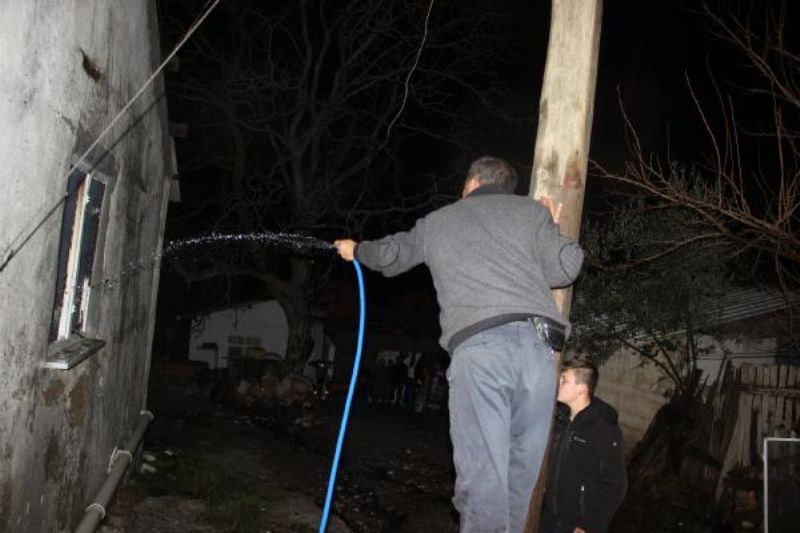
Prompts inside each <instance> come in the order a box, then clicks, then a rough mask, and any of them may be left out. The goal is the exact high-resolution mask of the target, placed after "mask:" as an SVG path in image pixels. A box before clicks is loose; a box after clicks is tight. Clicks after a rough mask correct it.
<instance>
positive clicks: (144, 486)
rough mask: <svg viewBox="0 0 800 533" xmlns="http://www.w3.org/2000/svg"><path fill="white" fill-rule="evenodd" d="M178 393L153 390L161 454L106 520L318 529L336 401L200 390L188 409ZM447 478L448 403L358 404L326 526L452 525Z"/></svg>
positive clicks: (441, 532) (415, 528) (151, 440)
mask: <svg viewBox="0 0 800 533" xmlns="http://www.w3.org/2000/svg"><path fill="white" fill-rule="evenodd" d="M175 394H181V393H180V392H178V391H174V392H173V393H172V394H170V393H167V394H164V391H151V399H152V401H151V404H156V405H153V407H154V412H155V413H156V420H155V421H154V422H153V424H152V426H151V428H150V430H149V432H148V435H147V438H146V442H145V450H147V451H148V452H149V454H150V455H148V456H147V458H148V459H154V460H153V461H151V462H146V466H144V467H143V470H142V471H140V472H138V473H137V474H136V475H135V476H134V477H133V479H132V480H131V482H129V484H128V485H127V487H126V489H125V490H124V491H123V492H122V494H121V495H120V496H119V498H118V500H119V502H120V503H119V504H118V505H117V506H115V507H116V510H115V511H114V512H112V516H111V517H110V519H109V525H108V526H107V527H106V530H107V531H115V530H122V529H124V530H125V531H126V532H128V533H135V532H136V533H138V532H167V533H171V532H177V531H181V532H186V531H197V532H206V531H231V532H234V531H237V532H250V531H252V532H256V531H258V532H262V533H263V532H264V531H270V532H273V533H278V532H303V531H317V529H318V524H319V520H320V517H321V512H322V511H321V507H322V505H323V502H324V498H325V489H326V487H327V480H328V475H329V471H330V463H331V457H332V454H333V449H334V446H335V440H336V434H337V432H338V424H339V417H340V415H341V402H336V401H335V400H334V401H329V402H328V403H326V405H324V406H323V407H322V408H321V409H320V410H319V411H318V412H317V413H316V416H315V417H313V418H312V421H313V423H311V424H301V423H295V421H292V420H278V419H277V418H276V417H275V416H265V415H264V414H263V413H261V414H255V413H250V414H244V413H242V412H241V411H238V410H234V409H231V408H224V407H221V406H218V405H214V404H211V403H210V402H206V401H205V400H203V399H202V398H194V400H193V402H189V403H186V404H185V405H191V406H192V407H191V408H188V409H181V408H179V406H178V404H181V403H182V402H175V401H173V402H172V403H170V402H169V399H170V398H173V399H174V395H175ZM183 394H185V393H183ZM162 402H166V403H162ZM158 404H160V406H161V407H162V409H161V412H159V409H158ZM278 416H280V414H279V415H278ZM152 470H155V471H152ZM452 482H453V472H452V466H451V458H450V447H449V439H448V435H447V418H446V414H444V413H425V414H422V415H414V414H412V413H409V412H407V411H403V410H400V409H398V408H395V407H391V406H384V405H360V404H356V405H355V406H354V409H353V413H352V415H351V421H350V424H349V427H348V432H347V440H346V446H345V450H344V453H343V456H342V463H341V465H340V468H339V475H338V477H337V489H336V493H335V499H334V506H333V507H334V509H333V511H332V515H334V516H332V518H331V521H330V527H329V531H332V532H336V531H341V532H346V531H353V532H355V533H362V532H364V533H365V532H369V533H380V532H398V533H404V532H409V533H410V532H415V533H416V532H427V531H431V532H436V533H450V532H456V531H457V529H458V528H457V523H456V517H455V515H454V513H453V510H452V505H451V503H450V495H451V491H452Z"/></svg>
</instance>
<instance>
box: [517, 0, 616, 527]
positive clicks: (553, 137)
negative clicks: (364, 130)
mask: <svg viewBox="0 0 800 533" xmlns="http://www.w3.org/2000/svg"><path fill="white" fill-rule="evenodd" d="M551 10H552V11H551V15H550V42H549V44H548V47H547V61H546V63H545V68H544V83H543V84H542V96H541V98H540V100H539V130H538V132H537V133H536V149H535V151H534V156H533V169H532V173H531V187H530V192H529V194H530V195H531V196H532V197H533V198H535V199H537V200H539V201H541V202H542V203H544V204H545V205H546V206H547V207H549V208H550V212H551V213H552V214H553V219H554V220H555V221H556V222H557V223H558V224H559V226H560V227H561V232H562V233H563V234H564V235H566V236H568V237H572V238H575V239H577V238H578V235H579V234H580V227H581V213H582V211H583V193H584V191H585V189H586V168H587V165H588V162H589V139H590V137H591V134H592V114H593V111H594V93H595V83H596V80H597V55H598V51H599V49H600V23H601V18H602V10H603V2H602V0H552V8H551ZM554 296H555V299H556V304H557V305H558V307H559V310H560V311H561V312H562V313H563V314H564V316H568V315H569V309H570V303H571V301H572V291H571V290H570V289H561V290H556V291H554ZM559 360H560V358H559ZM546 473H547V457H546V456H545V462H544V464H543V465H542V469H541V471H540V475H539V481H538V483H537V484H536V489H535V490H534V493H533V497H532V499H531V506H530V510H529V512H528V523H527V525H526V528H525V531H526V533H538V531H539V515H540V510H541V503H542V495H543V489H544V479H545V477H546Z"/></svg>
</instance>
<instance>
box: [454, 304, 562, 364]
mask: <svg viewBox="0 0 800 533" xmlns="http://www.w3.org/2000/svg"><path fill="white" fill-rule="evenodd" d="M522 320H524V321H526V322H530V323H531V324H533V326H534V327H535V328H536V333H537V334H538V335H539V338H540V339H541V340H542V342H543V343H545V344H547V345H548V346H550V347H551V348H552V349H553V350H555V351H556V352H560V351H561V350H563V349H564V338H565V337H566V328H565V327H564V326H563V325H562V324H561V323H560V322H556V321H555V320H553V319H552V318H547V317H545V316H539V315H529V314H527V313H509V314H506V315H500V316H495V317H491V318H487V319H485V320H481V321H480V322H478V323H477V324H472V325H471V326H467V327H466V328H463V329H461V330H459V331H457V332H456V333H455V334H453V336H452V337H450V342H449V343H448V346H447V349H448V351H449V352H450V353H451V354H452V353H453V351H454V350H455V349H456V346H458V345H459V344H461V343H462V342H464V341H465V340H467V339H468V338H470V337H472V336H473V335H476V334H478V333H480V332H481V331H486V330H487V329H491V328H496V327H497V326H502V325H503V324H508V323H510V322H519V321H522Z"/></svg>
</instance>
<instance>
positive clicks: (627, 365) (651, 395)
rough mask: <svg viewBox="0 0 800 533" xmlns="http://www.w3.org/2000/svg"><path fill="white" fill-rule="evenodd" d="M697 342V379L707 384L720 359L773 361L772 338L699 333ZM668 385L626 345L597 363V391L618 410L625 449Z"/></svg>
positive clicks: (664, 377) (715, 374)
mask: <svg viewBox="0 0 800 533" xmlns="http://www.w3.org/2000/svg"><path fill="white" fill-rule="evenodd" d="M697 344H698V347H699V349H700V350H701V352H700V355H699V356H698V361H697V367H698V369H700V370H701V371H702V372H703V375H702V377H701V381H703V380H706V383H708V384H709V385H710V384H712V383H713V382H714V381H715V380H716V379H717V377H718V375H719V370H720V365H721V363H722V362H723V361H731V362H733V364H734V365H735V366H739V365H741V364H744V363H750V364H771V363H774V362H775V359H774V357H772V356H770V355H769V354H774V353H775V346H776V342H775V339H774V338H766V339H765V338H751V337H747V336H745V335H735V336H733V335H728V336H725V337H712V336H708V335H700V336H698V339H697ZM672 389H673V383H672V381H671V380H670V379H669V377H668V376H667V375H666V374H665V373H664V372H663V371H662V370H661V369H660V368H658V367H657V366H656V365H654V364H653V363H650V362H648V361H645V360H644V359H643V358H642V357H641V356H639V355H638V354H636V353H634V352H633V351H632V350H629V349H625V350H620V351H619V352H617V353H616V354H614V355H613V356H611V357H610V358H609V359H608V360H607V361H606V362H605V363H603V365H602V366H601V367H600V382H599V384H598V386H597V395H598V396H599V397H601V398H602V399H603V400H605V401H606V402H608V403H610V404H611V405H613V406H614V407H615V408H616V409H617V411H618V412H619V425H620V428H621V429H622V433H623V438H624V442H625V449H626V451H631V450H632V449H633V446H634V445H635V444H636V443H637V442H638V441H639V440H640V439H641V438H642V436H643V435H644V433H645V431H647V428H648V427H649V426H650V422H651V421H652V420H653V417H654V416H655V414H656V412H657V411H658V409H659V408H660V407H661V406H662V405H664V404H665V403H666V402H667V400H668V399H669V396H670V393H671V392H672Z"/></svg>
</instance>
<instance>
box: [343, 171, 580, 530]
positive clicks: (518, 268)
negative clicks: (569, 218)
mask: <svg viewBox="0 0 800 533" xmlns="http://www.w3.org/2000/svg"><path fill="white" fill-rule="evenodd" d="M516 181H517V175H516V172H515V171H514V169H513V168H512V167H511V166H510V165H509V164H508V163H507V162H505V161H503V160H502V159H497V158H494V157H489V156H484V157H481V158H480V159H477V160H476V161H474V162H473V163H472V165H471V166H470V168H469V171H468V172H467V177H466V180H465V182H464V190H463V195H462V199H461V200H459V201H457V202H455V203H453V204H450V205H448V206H445V207H443V208H441V209H438V210H436V211H434V212H432V213H430V214H428V215H427V216H425V217H423V218H420V219H419V220H417V222H416V224H415V226H414V227H413V228H412V229H411V230H410V231H407V232H400V233H396V234H394V235H389V236H387V237H384V238H382V239H379V240H374V241H363V242H360V243H356V242H355V241H353V240H350V239H343V240H339V241H336V247H337V249H338V251H339V255H341V256H342V258H343V259H345V260H347V261H352V260H353V259H357V260H358V261H359V262H360V263H362V264H363V265H364V266H366V267H368V268H370V269H372V270H377V271H379V272H381V273H383V274H384V275H385V276H395V275H397V274H400V273H402V272H405V271H407V270H409V269H411V268H413V267H414V266H416V265H418V264H420V263H425V264H426V265H428V268H430V270H431V274H432V277H433V283H434V286H435V287H436V293H437V298H438V300H439V306H440V308H441V315H440V323H441V328H442V335H441V338H440V343H441V345H442V347H444V348H445V349H446V350H448V351H449V352H450V355H451V363H450V367H449V368H448V370H447V379H448V382H449V386H450V398H449V409H450V437H451V440H452V442H453V462H454V464H455V469H456V482H455V496H454V497H453V503H454V505H455V507H456V509H457V510H458V511H459V513H460V517H461V531H462V532H464V533H495V532H512V533H517V532H521V531H523V529H524V527H525V520H526V517H527V512H528V504H529V502H530V498H531V493H532V491H533V487H534V485H535V483H536V479H537V477H538V474H539V468H540V466H541V463H542V457H543V455H544V451H545V448H546V446H547V442H548V433H549V430H550V420H551V418H552V414H553V407H554V405H555V391H556V381H557V377H558V369H557V367H556V361H555V357H554V350H560V349H561V345H562V344H563V341H564V337H565V335H566V333H567V330H568V328H569V323H568V321H567V320H566V319H565V318H564V317H563V316H561V314H560V313H559V312H558V309H557V308H556V304H555V301H554V300H553V296H552V293H551V288H556V287H564V286H567V285H569V284H571V283H572V282H573V281H575V278H576V277H577V275H578V273H579V271H580V267H581V263H582V262H583V251H582V250H581V248H580V246H579V245H578V244H577V243H576V242H574V241H572V240H570V239H568V238H566V237H564V236H563V235H561V234H560V232H559V228H558V226H557V225H556V224H555V223H554V222H553V219H552V216H551V215H550V212H549V211H548V210H547V209H546V208H545V207H543V206H542V205H541V204H539V203H538V202H535V201H534V200H533V199H531V198H529V197H526V196H517V195H514V194H513V191H514V188H515V186H516Z"/></svg>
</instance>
